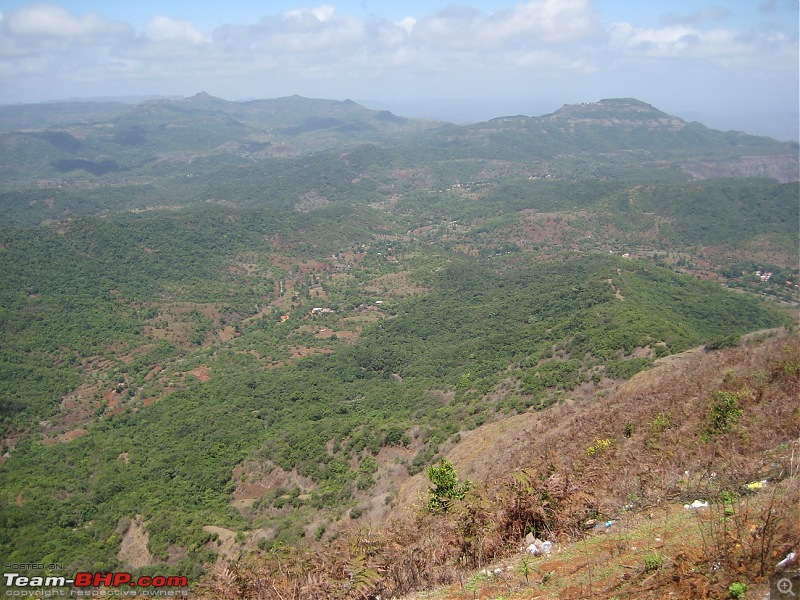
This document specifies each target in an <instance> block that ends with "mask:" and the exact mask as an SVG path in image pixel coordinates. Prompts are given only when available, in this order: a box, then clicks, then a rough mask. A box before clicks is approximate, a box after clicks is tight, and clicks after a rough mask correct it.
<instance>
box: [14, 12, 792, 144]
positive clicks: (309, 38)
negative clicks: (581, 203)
mask: <svg viewBox="0 0 800 600" xmlns="http://www.w3.org/2000/svg"><path fill="white" fill-rule="evenodd" d="M799 57H800V50H799V46H798V3H797V2H796V0H763V1H760V2H758V1H756V2H741V1H738V0H722V1H721V2H715V3H708V4H706V3H703V2H700V3H698V2H697V1H696V0H669V1H667V0H663V1H662V0H656V1H654V2H650V3H642V4H633V5H632V4H630V3H628V2H623V1H621V0H531V1H528V2H512V1H509V0H465V1H464V2H462V3H460V4H449V3H445V2H437V1H433V2H421V1H409V2H406V3H402V4H400V3H393V2H388V1H383V2H382V1H374V0H344V1H342V2H337V3H336V4H322V5H313V3H312V5H311V6H309V5H304V4H303V3H301V2H300V1H299V0H277V1H274V2H270V3H269V4H268V5H265V4H264V3H262V2H257V1H255V0H243V1H241V2H237V3H234V4H232V5H229V4H223V3H218V2H212V1H205V2H203V1H198V2H192V3H188V2H183V1H177V0H162V1H160V2H155V1H154V0H142V1H140V2H137V3H104V2H100V1H99V0H62V1H60V2H58V1H57V2H53V3H50V4H38V3H36V4H35V3H31V2H27V1H23V0H0V103H2V104H15V103H37V102H42V101H53V100H58V99H70V98H87V97H103V96H105V97H108V96H111V97H119V96H149V95H165V96H181V97H188V96H191V95H194V94H195V93H197V92H200V91H206V92H208V93H209V94H211V95H213V96H217V97H221V98H225V99H228V100H234V101H236V100H244V99H248V98H276V97H282V96H291V95H293V94H298V95H301V96H305V97H312V98H329V99H336V100H343V99H346V98H349V99H352V100H354V101H356V102H358V103H360V104H363V105H364V106H367V107H369V108H380V109H386V110H390V111H392V112H393V113H396V114H398V115H402V116H406V117H416V118H434V119H440V120H446V121H450V122H455V123H467V122H478V121H483V120H486V119H490V118H493V117H498V116H504V115H509V114H525V115H530V116H538V115H541V114H546V113H548V112H552V111H554V110H557V109H558V108H560V107H561V106H563V105H564V104H576V103H581V102H595V101H597V100H600V99H602V98H619V97H633V98H637V99H639V100H642V101H644V102H647V103H649V104H652V105H653V106H654V107H656V108H658V109H659V110H662V111H664V112H667V113H670V114H673V115H676V116H678V117H681V118H683V119H686V120H688V121H691V120H697V121H700V122H702V123H703V124H705V125H707V126H709V127H713V128H715V129H723V130H727V129H735V130H740V131H745V132H747V133H751V134H756V135H769V136H771V137H774V138H777V139H781V140H795V141H797V140H798V138H800V134H799V133H798V130H799V128H800V120H799V119H798V112H799V111H798V102H799V99H798V98H799V94H798V87H800V79H799V77H798V68H797V64H798V60H799Z"/></svg>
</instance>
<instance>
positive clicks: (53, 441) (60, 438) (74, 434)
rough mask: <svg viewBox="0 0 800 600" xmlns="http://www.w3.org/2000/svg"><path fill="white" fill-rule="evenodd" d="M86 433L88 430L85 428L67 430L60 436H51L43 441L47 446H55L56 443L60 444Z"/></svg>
mask: <svg viewBox="0 0 800 600" xmlns="http://www.w3.org/2000/svg"><path fill="white" fill-rule="evenodd" d="M84 435H86V430H85V429H73V430H72V431H67V432H65V433H62V434H61V435H58V436H56V437H54V438H50V439H47V440H44V441H43V442H42V443H43V444H44V445H45V446H53V445H55V444H60V443H64V442H71V441H72V440H75V439H78V438H79V437H81V436H84Z"/></svg>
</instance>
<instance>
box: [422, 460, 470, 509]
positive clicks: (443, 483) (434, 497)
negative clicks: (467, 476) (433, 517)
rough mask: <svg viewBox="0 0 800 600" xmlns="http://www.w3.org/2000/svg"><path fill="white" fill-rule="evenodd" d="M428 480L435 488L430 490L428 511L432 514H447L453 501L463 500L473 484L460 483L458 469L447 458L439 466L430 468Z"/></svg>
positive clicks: (467, 482) (467, 481) (468, 482)
mask: <svg viewBox="0 0 800 600" xmlns="http://www.w3.org/2000/svg"><path fill="white" fill-rule="evenodd" d="M428 479H430V481H431V483H432V484H433V487H430V488H428V493H429V498H428V510H429V511H431V512H447V510H448V509H449V508H450V505H451V504H452V502H453V500H461V499H462V498H464V496H465V495H466V493H467V491H468V490H469V488H470V487H471V486H472V482H471V481H469V480H466V481H463V482H461V481H459V480H458V475H457V474H456V469H455V467H454V466H453V463H451V462H450V461H449V460H447V459H446V458H442V459H441V460H440V461H439V464H438V465H431V466H429V467H428Z"/></svg>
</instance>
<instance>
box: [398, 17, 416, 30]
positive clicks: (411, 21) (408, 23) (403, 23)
mask: <svg viewBox="0 0 800 600" xmlns="http://www.w3.org/2000/svg"><path fill="white" fill-rule="evenodd" d="M416 23H417V20H416V19H415V18H414V17H404V18H403V19H401V20H400V21H398V22H397V23H395V25H397V26H398V27H401V28H403V29H405V30H406V31H407V32H408V33H411V30H412V29H414V25H416Z"/></svg>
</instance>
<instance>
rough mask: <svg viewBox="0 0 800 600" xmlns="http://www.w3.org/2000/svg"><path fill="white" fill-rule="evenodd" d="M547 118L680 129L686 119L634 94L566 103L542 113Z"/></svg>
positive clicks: (562, 120) (551, 119) (599, 123)
mask: <svg viewBox="0 0 800 600" xmlns="http://www.w3.org/2000/svg"><path fill="white" fill-rule="evenodd" d="M543 118H544V119H547V120H549V121H561V122H569V123H577V122H582V123H588V124H595V125H612V124H623V125H629V126H647V127H649V128H656V127H658V128H668V129H682V128H683V127H684V126H685V125H686V121H684V120H683V119H680V118H679V117H675V116H673V115H669V114H667V113H665V112H663V111H660V110H658V109H657V108H655V107H653V106H652V105H651V104H647V103H646V102H642V101H641V100H637V99H635V98H605V99H603V100H599V101H597V102H588V103H582V104H565V105H564V106H562V107H561V108H560V109H559V110H557V111H556V112H554V113H551V114H549V115H545V116H544V117H543Z"/></svg>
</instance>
